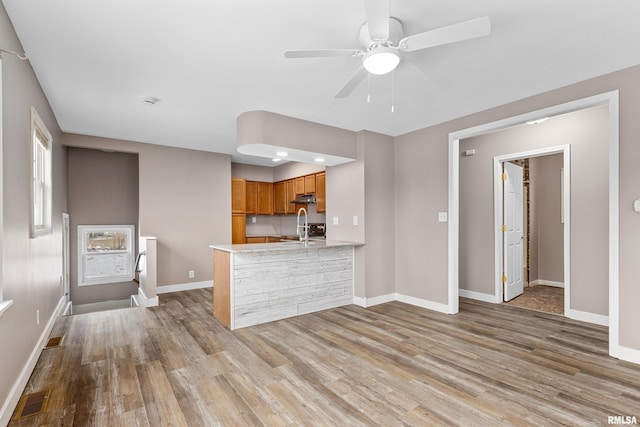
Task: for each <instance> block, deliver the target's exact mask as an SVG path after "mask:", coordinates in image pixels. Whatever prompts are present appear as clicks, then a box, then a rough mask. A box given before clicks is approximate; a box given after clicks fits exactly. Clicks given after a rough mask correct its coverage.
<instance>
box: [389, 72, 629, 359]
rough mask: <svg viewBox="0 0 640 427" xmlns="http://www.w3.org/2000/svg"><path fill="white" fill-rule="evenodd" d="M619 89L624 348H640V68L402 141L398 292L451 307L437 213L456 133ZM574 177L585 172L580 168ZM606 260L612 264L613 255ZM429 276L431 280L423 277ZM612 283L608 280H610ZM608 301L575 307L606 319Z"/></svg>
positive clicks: (592, 299) (591, 238)
mask: <svg viewBox="0 0 640 427" xmlns="http://www.w3.org/2000/svg"><path fill="white" fill-rule="evenodd" d="M613 90H618V91H619V93H620V104H619V107H620V117H619V126H620V128H619V130H620V135H619V141H620V230H621V232H620V247H619V249H620V287H619V291H620V301H619V302H620V306H619V309H620V345H622V346H625V347H628V348H631V349H635V350H640V334H638V333H637V330H636V325H638V324H640V312H639V311H638V310H637V301H640V287H638V286H637V278H638V277H640V263H638V261H637V257H638V243H637V242H639V241H640V216H639V215H638V214H637V213H634V212H633V210H632V204H633V200H634V199H637V198H638V197H639V196H640V190H639V189H638V187H637V183H638V182H640V168H638V167H637V163H638V160H640V144H638V143H637V136H638V135H639V134H640V121H639V120H637V117H636V116H637V111H639V110H640V66H636V67H632V68H629V69H625V70H622V71H618V72H615V73H611V74H607V75H604V76H601V77H598V78H595V79H590V80H587V81H585V82H581V83H577V84H573V85H571V86H567V87H564V88H560V89H557V90H554V91H551V92H547V93H543V94H540V95H536V96H533V97H530V98H526V99H523V100H520V101H517V102H513V103H510V104H506V105H503V106H500V107H496V108H493V109H490V110H486V111H482V112H480V113H477V114H473V115H469V116H466V117H462V118H459V119H456V120H452V121H449V122H446V123H442V124H439V125H436V126H432V127H429V128H426V129H421V130H418V131H415V132H411V133H408V134H405V135H401V136H399V137H397V138H396V151H395V154H396V156H395V164H396V193H395V194H396V207H397V209H396V243H397V244H396V289H397V290H398V291H402V292H403V293H406V294H409V295H413V296H416V297H419V298H425V299H428V300H431V301H435V302H440V303H443V304H444V303H446V301H447V230H446V228H447V227H446V224H444V223H438V222H437V218H435V217H433V213H434V212H437V210H443V211H445V210H447V202H448V184H447V183H448V175H447V174H448V139H449V133H451V132H455V131H459V130H462V129H467V128H471V127H473V126H479V125H482V124H485V123H490V122H494V121H497V120H500V119H504V118H507V117H513V116H517V115H519V114H524V113H528V112H531V111H536V110H540V109H543V108H547V107H551V106H554V105H559V104H562V103H566V102H570V101H574V100H576V99H581V98H586V97H589V96H592V95H597V94H601V93H605V92H609V91H613ZM574 160H578V161H579V160H580V159H579V157H576V156H573V157H572V162H573V161H574ZM574 172H578V171H576V170H575V168H574ZM593 172H594V173H600V174H604V175H603V178H601V180H600V181H598V182H597V185H598V187H607V186H608V177H607V172H606V170H605V171H604V172H603V171H597V170H594V171H593ZM590 191H591V190H590ZM572 195H574V196H578V195H579V193H577V192H575V191H574V192H573V193H572ZM605 206H606V205H605ZM594 209H595V212H594V214H596V215H598V213H597V212H598V209H600V207H599V206H596V207H594ZM414 212H421V213H422V215H423V216H424V218H426V220H425V222H424V223H423V224H422V230H423V231H422V233H421V236H422V237H421V238H418V237H416V236H414V234H415V233H414V230H415V224H414V223H413V222H412V221H411V218H412V217H413V216H415V214H414ZM588 213H589V215H586V214H585V215H582V217H581V218H577V219H576V221H574V222H572V227H574V226H578V227H580V226H581V224H582V225H583V224H584V223H585V222H589V221H592V219H591V218H589V216H590V215H591V214H592V210H591V209H590V210H589V211H588ZM425 236H426V237H425ZM596 241H600V240H599V238H596V235H595V234H593V233H589V234H587V235H582V236H577V239H573V242H572V244H581V245H585V246H590V245H593V244H595V242H596ZM398 242H402V244H398ZM593 255H594V256H595V254H593ZM599 257H604V258H603V259H606V257H607V255H606V254H603V255H600V256H599ZM590 261H591V259H590ZM572 271H573V268H572ZM425 272H426V274H428V275H429V280H424V279H422V277H424V276H423V275H424V274H425ZM579 281H580V278H579V277H573V278H572V283H573V284H575V285H576V286H579ZM605 281H606V282H608V278H605ZM583 297H584V299H583ZM597 299H600V301H596V300H597ZM602 300H606V296H604V295H603V294H602V292H601V291H598V292H595V293H594V295H584V293H583V294H582V297H580V299H579V300H575V301H574V300H573V299H572V301H571V303H572V304H573V305H575V308H576V309H583V310H586V311H590V310H593V312H594V313H603V310H602V308H603V305H604V304H603V303H602Z"/></svg>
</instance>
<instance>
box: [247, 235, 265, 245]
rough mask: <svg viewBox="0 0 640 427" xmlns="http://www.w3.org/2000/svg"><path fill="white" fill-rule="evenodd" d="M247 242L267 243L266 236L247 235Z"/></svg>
mask: <svg viewBox="0 0 640 427" xmlns="http://www.w3.org/2000/svg"><path fill="white" fill-rule="evenodd" d="M247 243H267V238H266V236H247Z"/></svg>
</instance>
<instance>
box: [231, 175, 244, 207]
mask: <svg viewBox="0 0 640 427" xmlns="http://www.w3.org/2000/svg"><path fill="white" fill-rule="evenodd" d="M245 187H246V181H245V180H244V179H242V178H231V213H241V214H244V213H245V211H246V210H247V208H246V206H247V195H246V188H245Z"/></svg>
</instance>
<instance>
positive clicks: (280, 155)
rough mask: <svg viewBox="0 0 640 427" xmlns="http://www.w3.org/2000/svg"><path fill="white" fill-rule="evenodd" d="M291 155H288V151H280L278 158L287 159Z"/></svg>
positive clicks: (277, 154)
mask: <svg viewBox="0 0 640 427" xmlns="http://www.w3.org/2000/svg"><path fill="white" fill-rule="evenodd" d="M288 155H289V153H287V152H286V151H278V152H277V153H276V156H278V157H287V156H288Z"/></svg>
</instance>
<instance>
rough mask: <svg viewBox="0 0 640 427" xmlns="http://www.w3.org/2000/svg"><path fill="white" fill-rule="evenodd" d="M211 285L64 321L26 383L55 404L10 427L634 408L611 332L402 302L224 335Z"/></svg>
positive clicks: (538, 415) (510, 311)
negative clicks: (58, 340) (57, 343)
mask: <svg viewBox="0 0 640 427" xmlns="http://www.w3.org/2000/svg"><path fill="white" fill-rule="evenodd" d="M211 310H212V304H211V289H208V290H207V289H201V290H195V291H188V292H181V293H174V294H165V295H162V296H161V305H160V306H159V307H156V308H151V309H144V308H134V309H124V310H114V311H108V312H100V313H90V314H82V315H76V316H71V317H64V318H61V319H60V320H59V321H58V322H57V323H56V325H55V328H54V333H53V334H52V335H54V336H55V335H58V334H62V333H63V334H64V335H65V338H64V340H63V342H62V346H61V347H58V348H53V349H48V350H44V351H43V353H42V356H41V358H40V360H39V361H38V364H37V366H36V369H35V371H34V373H33V375H32V378H31V379H30V381H29V383H28V385H27V389H26V392H34V391H39V390H42V389H50V390H51V398H50V401H49V404H48V410H47V411H46V412H45V413H43V414H40V415H36V416H33V417H31V418H28V419H25V420H21V421H16V422H12V423H11V425H12V426H27V425H28V426H33V425H39V426H40V425H49V426H71V425H77V426H89V425H94V426H134V425H142V426H163V425H173V426H215V425H225V426H254V425H268V426H271V425H274V426H298V425H326V426H343V425H345V426H346V425H366V426H369V425H382V426H395V425H416V426H436V425H462V426H485V425H486V426H496V425H509V426H512V425H514V426H515V425H536V426H540V425H552V426H556V425H572V426H578V425H579V426H584V425H606V424H607V421H608V419H607V417H608V416H612V415H627V416H633V415H635V416H637V417H638V418H640V366H638V365H634V364H630V363H625V362H620V361H618V360H616V359H612V358H610V357H608V356H607V329H606V328H603V327H599V326H594V325H589V324H585V323H580V322H575V321H571V320H568V319H565V318H561V317H558V316H554V315H548V314H544V313H536V312H532V311H527V310H523V309H519V308H514V307H509V306H507V305H504V304H502V305H493V304H486V303H481V302H476V301H470V300H462V301H461V304H460V313H459V314H457V315H444V314H439V313H435V312H432V311H428V310H425V309H421V308H417V307H414V306H410V305H407V304H403V303H399V302H393V303H388V304H382V305H379V306H375V307H371V308H368V309H364V308H360V307H357V306H354V305H350V306H347V307H342V308H338V309H332V310H328V311H323V312H319V313H314V314H309V315H304V316H299V317H295V318H291V319H286V320H281V321H278V322H273V323H269V324H264V325H259V326H254V327H250V328H246V329H240V330H237V331H234V332H230V331H228V330H226V329H225V328H224V327H222V325H221V324H220V323H219V322H217V321H216V320H215V319H214V318H213V317H212V314H211Z"/></svg>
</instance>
